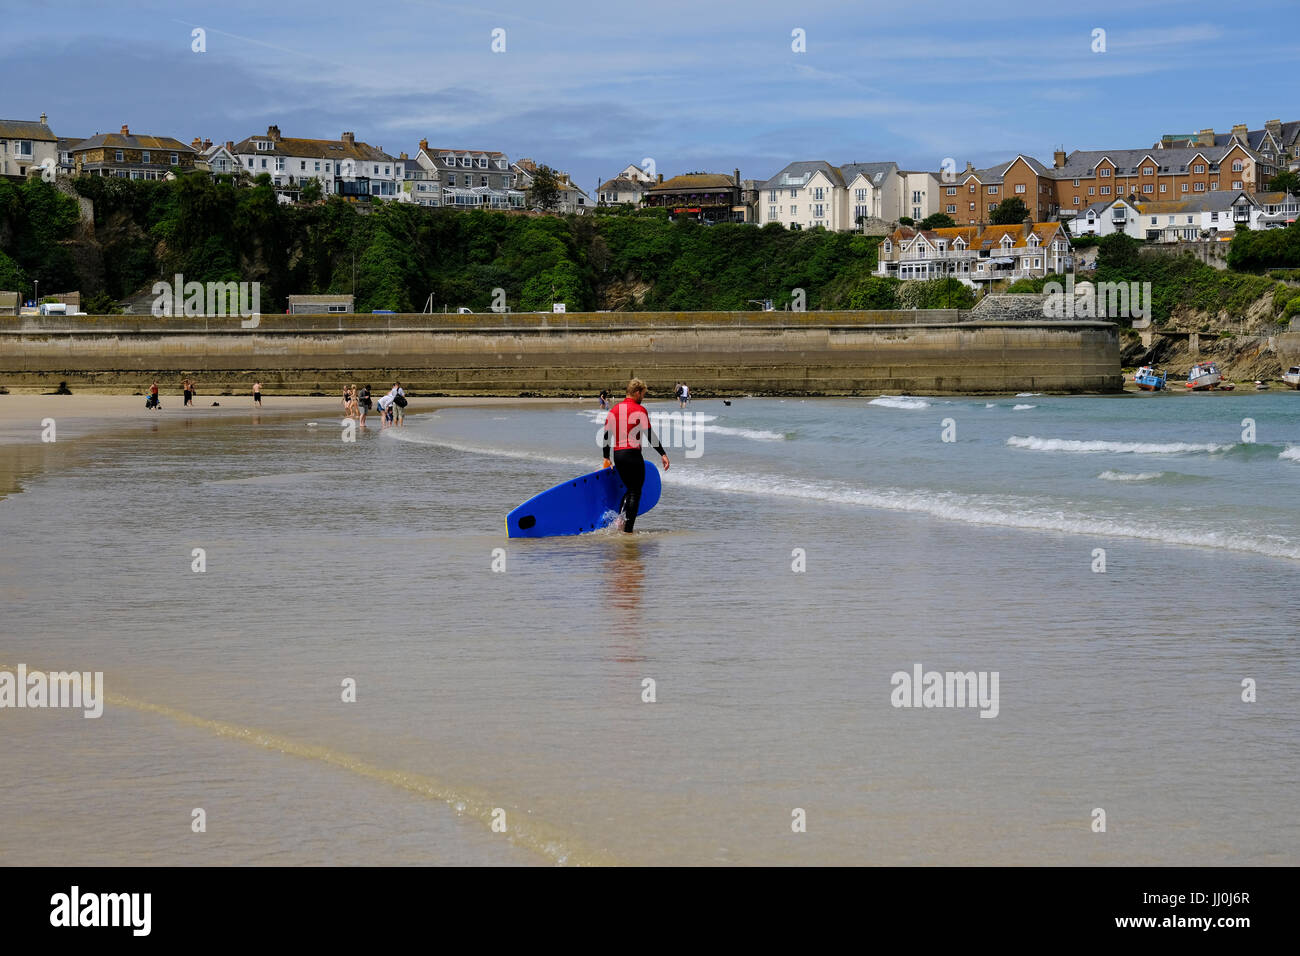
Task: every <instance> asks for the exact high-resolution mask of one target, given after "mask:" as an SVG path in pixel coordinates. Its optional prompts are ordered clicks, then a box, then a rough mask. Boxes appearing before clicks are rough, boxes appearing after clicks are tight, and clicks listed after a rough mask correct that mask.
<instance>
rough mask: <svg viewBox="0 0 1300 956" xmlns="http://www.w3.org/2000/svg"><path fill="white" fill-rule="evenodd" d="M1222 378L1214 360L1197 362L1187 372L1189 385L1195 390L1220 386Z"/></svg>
mask: <svg viewBox="0 0 1300 956" xmlns="http://www.w3.org/2000/svg"><path fill="white" fill-rule="evenodd" d="M1222 378H1223V376H1222V375H1220V374H1219V366H1218V365H1216V364H1215V363H1214V362H1197V363H1196V364H1195V365H1193V366H1192V370H1191V371H1190V372H1188V373H1187V387H1188V388H1190V389H1191V390H1192V391H1194V392H1199V391H1203V390H1208V389H1211V388H1218V387H1219V382H1220V380H1222Z"/></svg>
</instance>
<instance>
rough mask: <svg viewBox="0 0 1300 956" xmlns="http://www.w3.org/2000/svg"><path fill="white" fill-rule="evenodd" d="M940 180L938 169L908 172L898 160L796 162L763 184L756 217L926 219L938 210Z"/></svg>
mask: <svg viewBox="0 0 1300 956" xmlns="http://www.w3.org/2000/svg"><path fill="white" fill-rule="evenodd" d="M937 184H938V177H937V175H936V174H935V173H924V172H904V171H902V170H900V169H899V168H898V164H897V163H848V164H846V165H844V166H833V165H831V164H830V163H828V162H825V161H823V160H808V161H801V162H794V163H790V164H789V165H788V166H786V167H785V169H783V170H781V171H780V172H779V173H777V174H776V175H775V176H773V177H772V178H771V179H769V180H767V181H766V182H763V183H761V184H759V186H758V216H757V220H758V222H759V223H760V224H762V225H766V224H767V223H770V222H777V223H781V224H782V225H783V226H785V227H786V228H788V229H808V228H813V227H817V226H821V227H823V228H825V229H833V230H836V231H850V230H854V229H858V228H860V227H864V226H865V224H866V223H867V222H868V221H873V220H874V221H878V222H881V223H895V222H897V221H898V219H899V218H900V217H903V216H911V217H912V218H913V219H924V218H925V217H926V216H929V215H930V214H932V213H934V212H936V211H937V208H936V207H937V204H938V202H939V193H938V190H937V189H936V186H937Z"/></svg>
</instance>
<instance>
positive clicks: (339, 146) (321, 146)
mask: <svg viewBox="0 0 1300 956" xmlns="http://www.w3.org/2000/svg"><path fill="white" fill-rule="evenodd" d="M257 141H261V142H270V143H272V144H273V145H272V148H271V149H258V148H257V147H256V146H255V145H254V143H255V142H257ZM233 152H234V153H236V154H238V155H255V156H286V157H293V158H295V159H296V158H305V159H360V160H368V161H370V162H376V161H377V162H387V163H391V162H393V157H392V156H389V155H388V154H387V153H385V152H384V151H383V150H381V149H379V148H377V147H375V146H371V145H370V144H369V143H362V142H348V141H346V140H342V139H298V138H296V137H292V136H276V137H272V136H268V135H266V134H264V133H261V134H258V135H256V136H248V137H246V138H244V139H242V140H240V141H239V142H238V143H236V144H235V148H234V150H233Z"/></svg>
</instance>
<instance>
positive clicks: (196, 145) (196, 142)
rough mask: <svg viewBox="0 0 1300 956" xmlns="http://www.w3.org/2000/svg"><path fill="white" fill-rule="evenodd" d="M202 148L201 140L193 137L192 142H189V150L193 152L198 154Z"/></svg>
mask: <svg viewBox="0 0 1300 956" xmlns="http://www.w3.org/2000/svg"><path fill="white" fill-rule="evenodd" d="M202 148H203V140H201V139H199V138H198V137H197V136H195V137H194V138H193V139H192V140H190V149H192V150H194V151H195V152H198V151H199V150H201V149H202Z"/></svg>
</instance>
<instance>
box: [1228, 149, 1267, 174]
mask: <svg viewBox="0 0 1300 956" xmlns="http://www.w3.org/2000/svg"><path fill="white" fill-rule="evenodd" d="M1264 155H1265V157H1267V156H1268V153H1265V154H1264ZM1243 168H1244V167H1243V165H1242V162H1241V160H1239V159H1238V160H1234V161H1233V163H1232V171H1233V172H1234V173H1239V172H1241V171H1242V169H1243Z"/></svg>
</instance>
